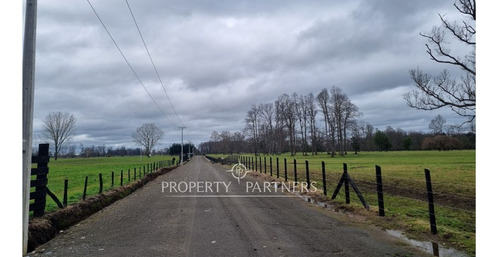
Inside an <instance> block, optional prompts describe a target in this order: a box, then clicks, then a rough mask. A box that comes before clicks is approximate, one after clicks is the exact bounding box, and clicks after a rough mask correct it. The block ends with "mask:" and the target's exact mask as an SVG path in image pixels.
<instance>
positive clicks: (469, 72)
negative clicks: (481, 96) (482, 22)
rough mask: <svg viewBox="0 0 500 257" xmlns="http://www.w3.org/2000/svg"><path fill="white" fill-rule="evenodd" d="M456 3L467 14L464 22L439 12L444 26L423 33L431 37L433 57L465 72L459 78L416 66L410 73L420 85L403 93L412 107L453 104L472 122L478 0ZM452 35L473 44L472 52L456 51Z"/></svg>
mask: <svg viewBox="0 0 500 257" xmlns="http://www.w3.org/2000/svg"><path fill="white" fill-rule="evenodd" d="M454 6H455V8H456V9H457V10H458V11H459V12H460V13H461V14H463V15H464V16H465V19H464V20H463V21H462V22H461V23H457V22H454V23H452V22H450V21H448V20H447V19H446V18H445V16H443V15H439V17H440V18H441V26H440V27H434V28H433V29H432V31H431V32H430V33H429V34H420V35H421V36H423V37H425V38H427V40H428V44H426V48H427V54H428V55H429V56H430V59H431V60H433V61H435V62H437V63H442V64H447V65H451V66H453V67H458V68H460V69H461V70H462V71H463V73H464V75H462V77H461V79H460V80H459V81H457V80H456V79H454V78H452V77H451V75H450V73H449V72H448V71H447V70H444V71H443V72H441V73H440V74H439V75H438V76H435V77H433V76H432V75H429V74H426V73H424V72H423V71H421V70H420V69H418V68H417V69H412V70H410V77H411V78H412V80H413V81H414V83H415V86H416V87H417V89H416V90H413V91H411V92H408V93H406V94H405V95H404V96H403V97H404V99H405V100H406V102H407V103H408V105H409V106H410V107H413V108H416V109H420V110H434V109H439V108H443V107H449V108H451V110H452V111H454V112H455V113H456V114H458V115H460V116H463V117H466V118H467V121H466V122H469V123H471V122H473V121H474V120H475V118H476V42H475V35H476V29H475V22H476V1H475V0H458V3H457V2H456V3H455V4H454ZM450 34H451V36H449V35H450ZM449 37H450V38H452V39H455V41H457V42H458V43H461V44H463V45H465V46H466V47H469V48H470V52H469V53H468V54H467V55H465V56H463V57H460V56H456V55H453V54H452V52H451V49H450V48H447V46H446V45H447V44H448V43H449V42H450V41H449V40H448V38H449Z"/></svg>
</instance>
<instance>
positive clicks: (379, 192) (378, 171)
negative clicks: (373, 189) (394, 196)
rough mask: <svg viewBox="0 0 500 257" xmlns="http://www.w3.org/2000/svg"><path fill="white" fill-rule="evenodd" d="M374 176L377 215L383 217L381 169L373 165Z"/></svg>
mask: <svg viewBox="0 0 500 257" xmlns="http://www.w3.org/2000/svg"><path fill="white" fill-rule="evenodd" d="M375 174H376V176H377V197H378V215H379V216H382V217H383V216H385V209H384V193H383V191H382V169H381V168H380V166H378V165H375Z"/></svg>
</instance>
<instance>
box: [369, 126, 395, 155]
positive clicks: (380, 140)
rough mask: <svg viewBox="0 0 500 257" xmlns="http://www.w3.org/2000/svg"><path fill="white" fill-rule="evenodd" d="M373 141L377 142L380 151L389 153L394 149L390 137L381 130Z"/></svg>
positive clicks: (376, 133)
mask: <svg viewBox="0 0 500 257" xmlns="http://www.w3.org/2000/svg"><path fill="white" fill-rule="evenodd" d="M373 140H374V141H375V145H376V146H377V147H378V149H379V151H388V150H389V149H391V147H392V146H391V142H390V141H389V137H388V136H387V135H386V134H385V133H384V132H382V131H380V130H377V132H375V136H374V138H373Z"/></svg>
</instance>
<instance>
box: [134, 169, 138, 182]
mask: <svg viewBox="0 0 500 257" xmlns="http://www.w3.org/2000/svg"><path fill="white" fill-rule="evenodd" d="M136 180H137V170H136V168H134V181H136Z"/></svg>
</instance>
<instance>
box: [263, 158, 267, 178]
mask: <svg viewBox="0 0 500 257" xmlns="http://www.w3.org/2000/svg"><path fill="white" fill-rule="evenodd" d="M266 160H267V158H266V157H264V174H267V164H266Z"/></svg>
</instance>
